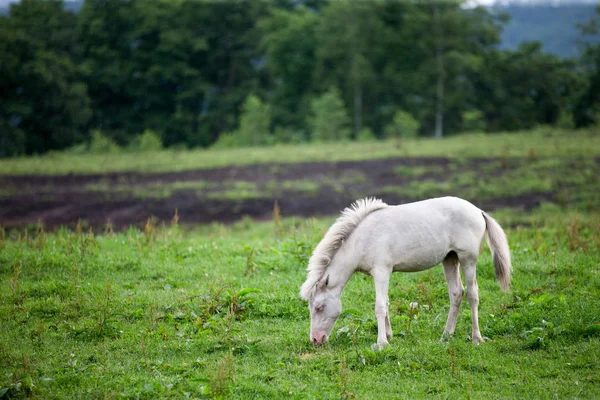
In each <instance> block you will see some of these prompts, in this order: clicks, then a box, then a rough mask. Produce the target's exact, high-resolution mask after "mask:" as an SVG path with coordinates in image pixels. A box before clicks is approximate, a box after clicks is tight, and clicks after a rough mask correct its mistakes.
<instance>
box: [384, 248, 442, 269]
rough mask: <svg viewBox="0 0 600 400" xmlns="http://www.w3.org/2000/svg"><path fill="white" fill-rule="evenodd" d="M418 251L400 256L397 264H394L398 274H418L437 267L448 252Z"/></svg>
mask: <svg viewBox="0 0 600 400" xmlns="http://www.w3.org/2000/svg"><path fill="white" fill-rule="evenodd" d="M415 250H416V251H406V252H403V254H401V255H400V254H399V257H398V258H397V260H399V261H398V262H397V263H394V271H396V272H417V271H423V270H426V269H429V268H432V267H435V266H436V265H438V264H439V263H441V262H442V261H443V260H444V258H445V257H446V255H447V254H448V251H447V250H446V249H440V248H439V247H438V248H429V249H427V248H422V249H419V250H417V249H415Z"/></svg>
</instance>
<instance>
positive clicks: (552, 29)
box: [0, 0, 600, 57]
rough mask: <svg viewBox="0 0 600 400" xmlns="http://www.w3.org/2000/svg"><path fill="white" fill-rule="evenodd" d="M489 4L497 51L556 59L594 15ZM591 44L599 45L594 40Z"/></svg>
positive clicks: (586, 2) (72, 4) (541, 3)
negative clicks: (538, 52) (529, 48)
mask: <svg viewBox="0 0 600 400" xmlns="http://www.w3.org/2000/svg"><path fill="white" fill-rule="evenodd" d="M16 1H18V0H0V15H7V14H8V10H9V5H10V3H12V2H16ZM83 1H84V0H66V1H65V7H66V8H67V9H68V10H71V11H73V12H77V11H79V9H80V8H81V6H82V4H83ZM474 1H475V2H476V3H479V4H488V5H489V4H492V5H491V6H490V7H489V8H490V9H491V10H494V11H496V12H504V13H507V14H508V15H510V17H511V19H510V22H509V23H508V24H507V25H506V27H505V28H504V32H503V33H502V43H501V45H500V47H501V48H504V49H516V48H517V47H519V44H520V43H523V42H527V41H540V42H542V43H543V49H544V51H546V52H549V53H552V54H556V55H558V56H560V57H577V56H579V55H580V49H579V47H578V46H577V41H578V39H579V38H580V37H581V34H580V32H579V30H578V29H577V24H578V23H587V22H588V21H589V20H590V18H592V16H593V15H594V14H595V12H596V11H595V9H596V4H597V3H596V4H595V2H594V0H568V1H565V0H562V1H561V0H496V1H495V2H490V1H489V0H485V1H483V0H474ZM595 41H600V37H596V38H595Z"/></svg>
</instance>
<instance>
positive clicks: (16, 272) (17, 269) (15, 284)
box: [9, 260, 23, 294]
mask: <svg viewBox="0 0 600 400" xmlns="http://www.w3.org/2000/svg"><path fill="white" fill-rule="evenodd" d="M22 271H23V260H19V264H16V263H15V265H14V267H13V275H12V277H11V278H10V281H9V282H10V286H11V287H12V290H13V294H17V292H18V290H19V278H20V277H21V272H22Z"/></svg>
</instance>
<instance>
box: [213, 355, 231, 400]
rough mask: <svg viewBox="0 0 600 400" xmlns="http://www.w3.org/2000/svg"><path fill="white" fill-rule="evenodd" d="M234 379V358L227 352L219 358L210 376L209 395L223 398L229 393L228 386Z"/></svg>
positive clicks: (214, 397)
mask: <svg viewBox="0 0 600 400" xmlns="http://www.w3.org/2000/svg"><path fill="white" fill-rule="evenodd" d="M234 381H235V358H234V357H233V355H232V354H228V355H226V356H225V357H223V358H221V359H220V360H219V362H218V363H217V365H216V368H215V370H214V373H213V374H211V376H210V396H211V397H212V398H213V399H222V398H225V397H226V396H227V395H228V394H229V393H230V386H231V383H232V382H234Z"/></svg>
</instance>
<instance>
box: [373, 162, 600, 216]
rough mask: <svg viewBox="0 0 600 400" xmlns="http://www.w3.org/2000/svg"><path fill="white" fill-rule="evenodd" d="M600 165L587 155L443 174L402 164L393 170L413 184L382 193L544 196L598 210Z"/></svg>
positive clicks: (454, 166) (466, 167) (455, 168)
mask: <svg viewBox="0 0 600 400" xmlns="http://www.w3.org/2000/svg"><path fill="white" fill-rule="evenodd" d="M599 166H600V165H599V164H598V162H597V161H595V160H594V159H593V158H589V157H586V158H584V157H579V158H561V157H547V158H539V159H538V158H535V159H530V158H511V159H509V160H502V159H497V160H492V161H490V162H487V163H477V162H476V163H474V164H468V163H465V162H464V161H461V162H459V161H458V160H453V161H451V162H450V164H449V165H448V168H447V169H446V171H440V166H439V165H430V166H418V167H415V168H412V167H405V166H402V167H401V168H395V169H394V172H395V173H396V174H398V175H401V176H404V177H409V178H410V180H409V181H408V182H404V183H403V184H402V185H387V186H385V187H383V188H382V192H383V193H384V194H385V193H394V194H396V193H397V194H401V195H403V196H405V197H409V198H414V199H422V198H428V197H437V196H445V195H455V196H459V197H463V198H466V199H478V200H487V199H502V198H509V197H513V196H519V195H530V194H546V195H547V197H549V198H552V199H553V200H554V201H555V202H557V203H559V204H560V205H562V206H569V207H572V208H580V209H584V210H595V209H598V207H599V206H600V202H599V201H600V197H599V196H597V193H600V176H599V175H598V173H597V172H596V171H597V170H598V168H599ZM411 173H412V177H411ZM415 177H416V178H415Z"/></svg>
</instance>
